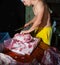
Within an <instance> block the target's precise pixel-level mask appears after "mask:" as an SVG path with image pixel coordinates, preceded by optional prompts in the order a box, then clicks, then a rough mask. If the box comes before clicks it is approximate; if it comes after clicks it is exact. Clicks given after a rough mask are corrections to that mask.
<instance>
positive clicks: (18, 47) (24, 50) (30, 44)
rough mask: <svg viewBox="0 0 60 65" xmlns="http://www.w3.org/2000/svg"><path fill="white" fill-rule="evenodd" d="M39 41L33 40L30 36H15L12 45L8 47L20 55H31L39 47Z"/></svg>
mask: <svg viewBox="0 0 60 65" xmlns="http://www.w3.org/2000/svg"><path fill="white" fill-rule="evenodd" d="M38 42H39V39H37V38H33V37H32V36H31V35H30V34H19V33H17V34H15V35H14V37H13V38H12V40H11V42H10V45H9V46H7V48H9V49H10V50H11V51H13V52H16V53H19V54H23V55H25V54H28V55H30V54H31V53H32V51H33V50H34V48H35V47H36V46H37V44H38Z"/></svg>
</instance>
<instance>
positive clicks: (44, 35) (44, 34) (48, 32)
mask: <svg viewBox="0 0 60 65" xmlns="http://www.w3.org/2000/svg"><path fill="white" fill-rule="evenodd" d="M38 29H39V28H38ZM36 37H38V38H41V39H42V40H43V42H44V43H46V44H48V45H50V42H51V37H52V27H51V26H50V27H44V28H43V29H42V30H38V33H37V34H36Z"/></svg>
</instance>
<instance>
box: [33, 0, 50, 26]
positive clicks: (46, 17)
mask: <svg viewBox="0 0 60 65" xmlns="http://www.w3.org/2000/svg"><path fill="white" fill-rule="evenodd" d="M42 7H44V14H43V17H42V20H41V21H42V22H41V24H40V26H41V27H48V26H51V23H50V13H49V10H48V7H47V5H46V4H44V3H43V2H41V1H40V2H38V3H37V4H36V5H35V6H33V12H34V15H35V16H36V15H38V14H39V13H40V10H41V8H42ZM40 26H39V27H40Z"/></svg>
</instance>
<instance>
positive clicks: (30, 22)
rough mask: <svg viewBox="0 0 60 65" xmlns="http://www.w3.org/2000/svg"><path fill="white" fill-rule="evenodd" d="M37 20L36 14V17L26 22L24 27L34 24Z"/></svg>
mask: <svg viewBox="0 0 60 65" xmlns="http://www.w3.org/2000/svg"><path fill="white" fill-rule="evenodd" d="M35 20H36V16H34V18H33V19H32V20H31V21H29V22H28V23H26V24H25V25H24V27H27V26H29V25H31V24H33V23H34V21H35Z"/></svg>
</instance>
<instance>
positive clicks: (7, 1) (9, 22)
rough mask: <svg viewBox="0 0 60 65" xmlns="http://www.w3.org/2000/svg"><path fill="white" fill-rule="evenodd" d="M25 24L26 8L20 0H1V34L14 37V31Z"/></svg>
mask: <svg viewBox="0 0 60 65" xmlns="http://www.w3.org/2000/svg"><path fill="white" fill-rule="evenodd" d="M24 23H25V7H24V5H23V4H22V2H20V0H0V32H9V34H10V35H11V36H13V35H14V34H15V33H16V32H15V31H14V30H16V29H18V28H19V27H21V26H23V25H24Z"/></svg>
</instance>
